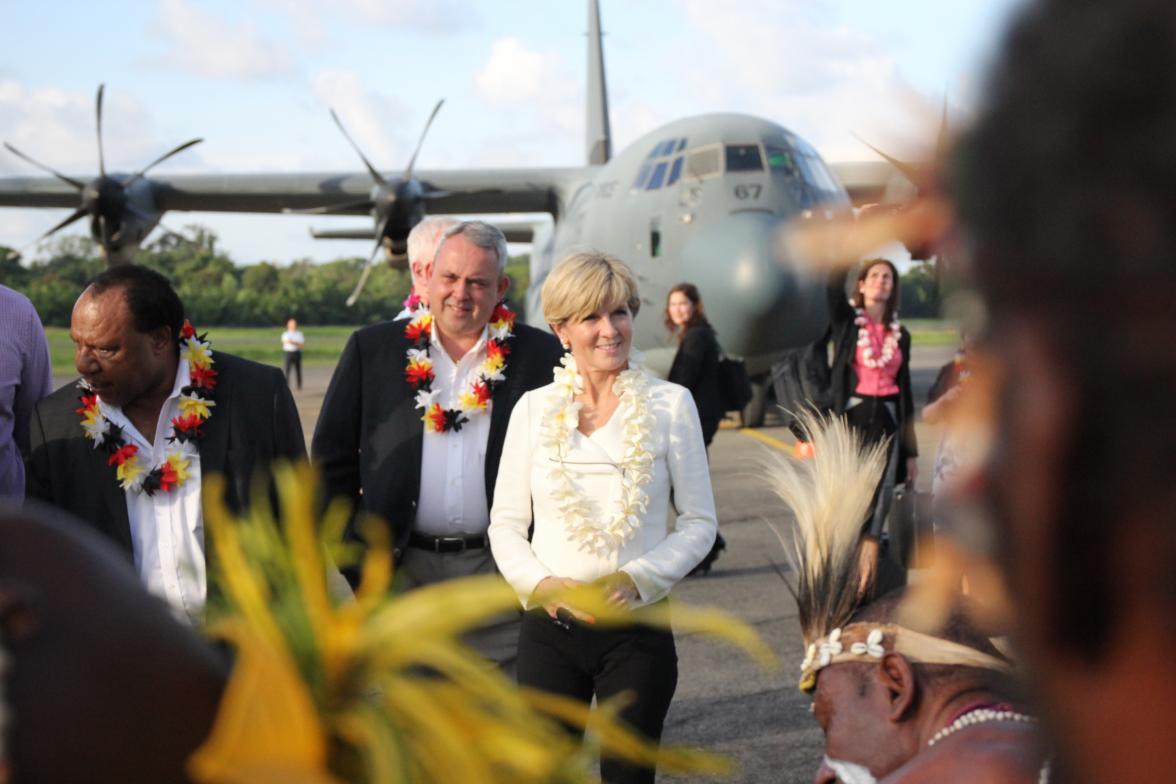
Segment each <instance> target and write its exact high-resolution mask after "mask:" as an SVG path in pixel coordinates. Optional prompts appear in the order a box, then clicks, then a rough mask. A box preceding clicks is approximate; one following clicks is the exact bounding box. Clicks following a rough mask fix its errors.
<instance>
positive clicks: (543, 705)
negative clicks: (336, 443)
mask: <svg viewBox="0 0 1176 784" xmlns="http://www.w3.org/2000/svg"><path fill="white" fill-rule="evenodd" d="M275 479H276V486H277V488H278V495H279V498H280V502H281V504H280V505H281V512H282V514H281V517H282V519H281V521H277V520H275V519H274V517H273V513H272V509H271V507H270V504H269V498H270V494H269V492H268V491H267V490H266V488H263V487H259V488H258V491H257V492H255V493H254V498H255V499H258V500H257V503H255V504H254V506H253V507H252V508H251V509H250V510H249V513H248V514H247V515H245V516H244V517H242V518H240V519H237V518H234V517H233V516H232V515H230V514H229V512H228V510H227V509H226V508H225V506H224V503H223V502H222V501H221V497H222V493H223V482H222V480H220V479H219V478H217V477H210V478H209V479H207V480H206V482H207V484H206V485H205V492H204V496H205V522H206V525H207V527H208V532H209V536H210V538H211V540H212V547H213V550H214V552H215V554H216V559H215V562H216V566H217V568H216V570H215V572H214V575H213V576H214V579H216V580H217V581H218V582H219V584H220V586H221V588H222V592H223V594H224V595H225V597H226V601H227V607H226V608H224V609H223V610H221V611H220V613H219V616H217V615H214V616H213V617H214V619H215V620H214V622H213V624H212V626H211V631H212V633H214V634H219V635H221V636H224V637H225V638H226V639H228V640H229V641H230V642H232V643H233V644H234V645H235V646H236V647H237V652H238V653H237V661H236V665H235V667H234V671H233V674H232V676H231V679H230V683H229V686H228V688H227V689H226V692H225V696H224V698H223V700H222V704H221V708H220V713H219V715H218V719H217V723H216V725H215V727H214V729H213V732H212V734H211V735H210V737H209V739H208V740H207V741H206V743H205V744H204V746H202V747H201V748H200V749H199V750H197V752H196V753H195V754H194V755H193V757H192V758H191V760H190V773H191V775H192V777H193V779H194V780H195V781H197V782H199V784H237V782H241V783H242V784H244V782H247V781H248V782H260V783H261V784H269V783H270V782H275V783H276V782H283V783H285V782H294V784H333V783H334V782H362V784H402V783H403V784H408V782H434V781H461V782H463V783H467V782H468V783H469V784H481V783H483V782H484V783H485V784H507V783H508V782H510V783H511V784H513V783H514V782H521V783H523V784H526V783H527V782H533V783H534V784H540V783H541V782H542V783H543V784H556V783H559V782H569V783H572V782H586V781H591V780H593V777H592V776H591V774H590V772H589V771H590V766H589V764H588V762H587V759H588V757H587V752H586V751H585V750H584V748H583V747H582V744H580V743H579V741H578V739H577V738H575V737H574V736H572V735H570V734H569V733H568V732H567V731H566V730H565V729H564V725H565V724H571V725H573V726H581V727H582V726H586V725H589V724H590V725H591V727H592V730H591V737H593V738H595V739H596V741H597V742H598V744H599V745H600V747H601V748H602V749H604V750H605V751H606V752H607V753H608V754H610V755H611V756H615V757H621V758H624V759H629V760H632V761H635V762H641V763H646V764H648V763H649V762H651V761H653V760H656V761H657V763H658V764H659V765H660V766H661V767H663V768H664V769H665V770H667V771H676V772H688V771H694V772H715V771H720V770H726V769H727V767H726V766H725V764H724V763H723V762H722V761H721V760H719V759H718V758H716V757H714V756H712V755H705V754H701V753H699V752H695V751H692V750H684V749H661V750H660V751H659V750H658V749H657V747H656V744H650V743H648V742H647V741H645V740H644V739H642V738H641V737H640V736H638V735H637V734H635V733H633V732H631V731H629V730H627V729H625V728H624V727H622V726H621V725H620V723H619V722H618V721H617V720H616V717H615V712H616V710H617V705H616V704H609V705H606V706H603V709H602V710H600V711H598V712H597V713H592V712H590V711H589V710H588V708H587V706H583V705H579V704H575V705H573V704H572V703H571V701H567V700H561V699H560V698H556V697H552V696H551V695H537V694H535V693H533V692H525V691H522V690H520V689H519V688H518V687H517V686H515V684H514V683H513V682H511V681H509V680H508V679H507V678H505V677H504V676H503V675H502V673H501V672H500V671H499V670H498V669H496V668H494V667H492V666H490V665H489V664H488V663H487V662H485V661H484V660H483V659H481V658H480V657H479V656H477V655H476V654H475V653H474V652H473V651H472V650H471V649H470V648H469V647H468V646H467V645H466V644H465V643H464V642H463V640H462V635H463V634H464V633H466V632H468V631H469V630H471V629H473V628H475V627H477V626H478V625H479V624H480V623H482V622H485V621H487V620H489V619H491V618H493V617H495V616H497V615H499V614H501V613H502V612H504V611H511V610H514V609H515V608H517V599H516V597H515V594H514V592H513V591H512V590H511V589H510V588H509V586H507V584H506V583H505V582H504V581H503V580H502V579H501V578H500V577H497V576H483V577H472V578H466V579H461V580H452V581H448V582H445V583H441V584H437V585H432V586H427V587H424V588H420V589H417V590H414V591H411V592H408V593H405V594H401V595H395V594H390V593H389V592H388V589H389V585H390V578H391V572H392V555H391V541H390V538H389V535H388V529H387V526H386V525H384V524H383V523H381V522H378V521H363V522H361V529H362V531H363V533H364V535H365V538H366V539H367V542H368V544H369V548H368V551H367V553H366V555H365V556H364V564H363V565H364V581H363V583H362V584H361V585H360V587H359V589H358V591H357V592H356V596H355V598H354V599H346V600H340V599H338V598H337V597H334V596H332V593H331V591H330V590H329V589H328V586H327V575H328V573H329V572H331V571H333V569H334V565H333V563H332V554H337V553H341V552H345V551H346V549H347V548H346V547H344V546H343V545H342V536H343V532H344V530H345V529H346V526H347V522H348V510H347V508H346V505H345V504H342V503H337V504H332V505H330V506H328V508H327V511H326V512H325V514H324V515H323V517H322V520H321V521H320V520H317V519H316V516H315V514H314V510H315V509H319V508H321V507H320V505H319V504H318V503H317V499H316V498H315V488H316V487H317V481H316V478H315V476H314V474H313V473H312V472H311V470H310V469H309V468H307V467H300V468H289V467H284V468H279V469H278V470H276V471H275ZM599 594H600V592H599V591H596V592H595V593H594V594H593V595H592V597H591V598H590V597H589V594H588V592H585V594H584V596H583V597H579V596H577V597H576V599H575V601H577V602H580V603H583V604H584V605H585V606H587V607H590V609H591V612H592V613H593V614H595V615H597V617H598V618H601V619H602V623H606V624H608V623H625V622H628V623H632V622H634V621H638V622H641V623H651V624H656V625H659V626H663V627H668V625H669V615H668V614H664V613H662V614H658V613H657V612H646V613H645V614H644V615H641V614H630V613H625V612H623V611H620V610H617V609H616V608H610V607H607V606H603V602H602V600H600V599H599ZM673 620H674V624H675V626H676V627H677V628H678V629H680V630H682V631H701V632H704V633H708V634H713V635H716V636H719V637H722V638H724V639H727V640H729V641H732V642H734V643H736V644H737V645H740V646H741V647H743V648H744V649H746V650H747V651H749V652H750V653H751V654H752V655H754V656H755V657H756V658H758V659H760V660H761V661H768V660H770V658H771V654H770V653H769V652H768V650H767V648H766V647H765V646H764V645H763V643H762V642H761V641H760V640H759V639H758V637H756V636H755V633H754V632H753V631H751V630H750V629H749V628H748V627H746V626H744V625H742V624H740V623H738V622H737V621H734V620H732V619H729V618H726V617H725V616H722V615H721V614H719V613H716V612H714V611H710V610H692V609H688V608H685V607H675V608H674V613H673Z"/></svg>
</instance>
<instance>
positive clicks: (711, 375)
mask: <svg viewBox="0 0 1176 784" xmlns="http://www.w3.org/2000/svg"><path fill="white" fill-rule="evenodd" d="M667 379H668V380H669V381H673V382H674V383H675V384H681V385H682V386H684V387H686V388H687V389H689V390H690V394H691V395H692V396H693V397H694V405H695V407H697V408H698V415H699V416H700V417H720V418H721V417H722V416H723V414H724V413H725V412H724V411H723V401H722V398H721V396H720V394H719V339H718V338H717V337H715V331H714V329H712V328H711V326H710V325H709V324H695V325H694V326H693V327H690V328H689V329H687V330H686V332H685V334H683V335H682V343H681V345H680V346H678V353H677V354H675V355H674V364H672V365H671V366H670V375H669V376H667Z"/></svg>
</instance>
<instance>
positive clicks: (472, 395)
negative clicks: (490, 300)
mask: <svg viewBox="0 0 1176 784" xmlns="http://www.w3.org/2000/svg"><path fill="white" fill-rule="evenodd" d="M516 318H517V315H516V314H515V312H514V311H513V310H511V309H510V308H508V307H507V306H506V305H505V304H503V303H499V304H498V306H497V307H495V308H494V312H493V313H491V314H490V323H489V325H488V329H489V333H490V334H489V337H488V339H487V341H486V359H485V360H483V362H482V367H481V368H480V369H479V372H478V375H477V378H475V379H474V380H473V381H472V382H471V383H470V388H469V389H468V390H467V391H465V392H462V393H461V395H460V396H458V407H457V408H442V407H441V404H440V403H438V402H437V397H438V396H439V393H438V392H435V391H434V390H433V379H434V377H435V376H434V374H433V361H432V360H431V359H430V358H429V341H430V339H431V337H432V327H433V314H432V313H430V312H428V311H427V310H426V311H423V312H421V313H418V314H417V315H416V316H415V317H414V318H413V319H412V320H411V321H409V322H408V326H407V327H405V328H404V334H405V337H407V338H408V340H409V342H410V343H412V347H411V348H409V349H408V364H407V365H406V366H405V368H404V378H405V380H406V381H407V382H408V385H409V386H410V387H412V388H413V389H414V390H416V393H417V395H416V407H417V408H422V409H424V411H425V413H424V414H423V415H422V416H421V421H423V422H424V423H425V427H426V428H428V429H429V430H431V431H432V432H434V433H446V432H448V431H450V430H452V431H454V432H460V431H461V427H462V425H464V424H465V423H466V422H469V421H470V417H471V416H476V415H478V414H484V413H486V409H487V408H488V407H489V403H490V398H491V396H492V395H493V394H494V388H495V387H496V386H497V385H498V384H499V383H501V382H502V381H505V380H506V358H507V356H508V355H509V354H510V339H511V338H512V337H514V332H513V331H512V330H513V329H514V323H515V319H516Z"/></svg>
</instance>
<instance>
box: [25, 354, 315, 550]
mask: <svg viewBox="0 0 1176 784" xmlns="http://www.w3.org/2000/svg"><path fill="white" fill-rule="evenodd" d="M213 361H214V362H215V367H216V371H217V377H216V380H217V383H216V389H215V390H214V392H213V398H212V399H213V401H214V402H215V403H216V406H215V407H214V408H213V409H212V416H211V417H209V419H208V420H207V421H206V422H205V423H204V425H203V430H204V437H203V438H202V439H201V440H200V441H199V450H200V475H201V476H202V477H208V476H211V475H212V474H224V475H225V478H226V479H227V485H226V488H225V494H226V495H225V501H226V503H227V504H228V506H229V508H230V509H232V510H233V511H240V510H241V509H242V508H244V507H245V506H246V505H247V504H248V503H249V495H250V490H251V487H252V482H253V476H254V473H255V472H256V471H257V470H259V469H264V468H265V467H266V466H267V465H268V464H269V463H270V462H272V461H274V460H278V459H286V460H290V461H298V460H305V459H306V443H305V441H303V438H302V424H301V422H300V421H299V419H298V411H297V409H296V408H295V407H294V398H293V397H291V395H290V390H289V388H288V387H287V386H286V379H285V378H284V377H283V376H282V372H281V371H280V370H278V369H277V368H274V367H268V366H266V365H260V364H258V363H256V362H250V361H249V360H247V359H241V358H240V357H235V356H232V355H230V354H226V353H224V352H223V351H216V353H215V354H214V356H213ZM80 394H81V392H80V390H79V389H78V387H77V385H76V384H75V383H74V382H71V383H69V384H67V385H66V386H64V387H62V388H61V389H59V390H57V391H56V392H54V393H53V394H52V395H50V396H49V397H47V398H45V399H44V400H42V401H41V402H40V403H38V404H37V407H36V410H35V412H34V414H33V420H32V425H31V436H30V441H31V449H30V452H29V459H28V461H27V464H26V472H25V483H26V486H25V495H26V497H27V498H29V499H36V500H39V501H43V502H45V503H48V504H52V505H53V506H56V507H59V508H61V509H64V510H65V511H67V512H70V513H72V514H73V515H74V516H76V517H77V518H78V519H80V520H82V521H84V522H85V523H87V524H89V526H90V527H92V528H94V529H95V530H97V531H98V532H99V533H102V534H104V535H105V536H107V537H109V538H110V539H111V540H113V541H114V542H115V543H116V544H118V545H119V546H120V547H121V548H122V549H123V551H124V552H125V553H126V555H127V557H128V558H130V557H131V556H132V555H133V549H132V543H131V526H130V522H129V520H128V517H127V502H126V493H125V491H124V490H122V489H121V488H120V487H119V486H118V481H117V480H116V479H115V467H114V466H112V465H109V464H108V462H107V453H106V450H104V449H101V448H98V449H95V448H94V444H93V442H92V441H90V440H89V439H88V438H86V436H85V432H84V431H83V430H82V426H81V421H80V415H79V414H78V413H77V412H76V409H77V408H78V407H79V406H80V405H81V404H80V403H79V401H78V397H79V395H80ZM205 553H206V558H209V559H211V557H212V554H213V548H212V547H208V546H206V547H205Z"/></svg>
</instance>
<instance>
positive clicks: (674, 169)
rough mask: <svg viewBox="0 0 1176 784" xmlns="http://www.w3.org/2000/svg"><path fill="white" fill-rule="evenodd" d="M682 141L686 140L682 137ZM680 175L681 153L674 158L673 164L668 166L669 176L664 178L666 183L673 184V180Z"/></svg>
mask: <svg viewBox="0 0 1176 784" xmlns="http://www.w3.org/2000/svg"><path fill="white" fill-rule="evenodd" d="M682 141H683V142H685V141H686V140H685V139H683V140H682ZM680 176H682V156H681V155H679V156H678V157H677V158H675V159H674V164H673V165H672V166H670V176H669V178H668V179H667V180H666V185H673V184H674V183H675V182H677V181H678V178H679V177H680Z"/></svg>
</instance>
